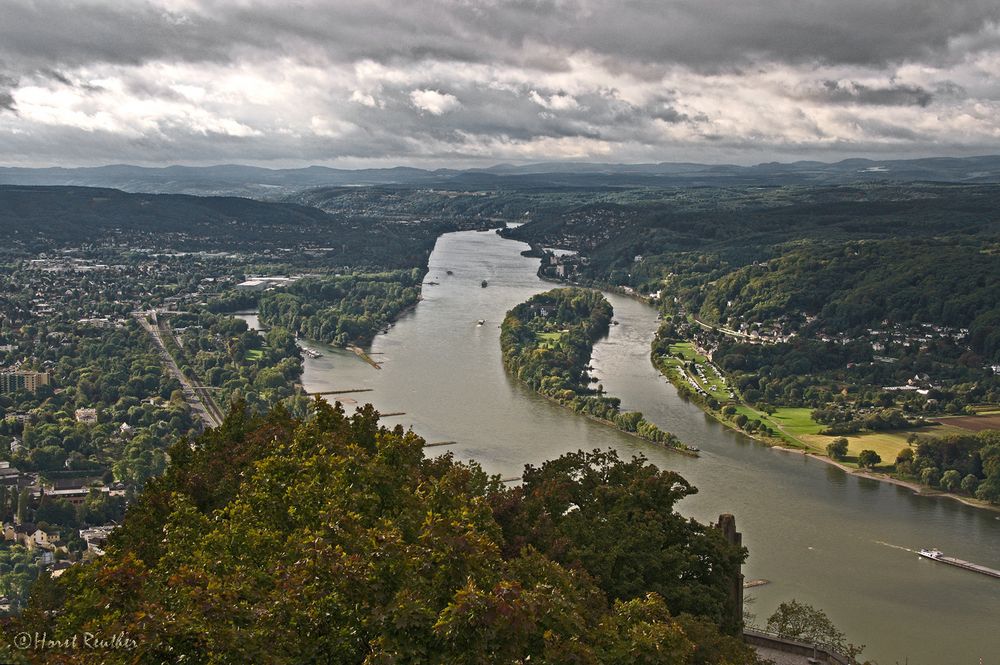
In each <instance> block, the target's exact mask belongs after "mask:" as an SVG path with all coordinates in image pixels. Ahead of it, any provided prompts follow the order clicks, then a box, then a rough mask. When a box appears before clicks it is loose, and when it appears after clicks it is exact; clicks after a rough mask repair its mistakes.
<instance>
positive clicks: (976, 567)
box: [917, 549, 1000, 579]
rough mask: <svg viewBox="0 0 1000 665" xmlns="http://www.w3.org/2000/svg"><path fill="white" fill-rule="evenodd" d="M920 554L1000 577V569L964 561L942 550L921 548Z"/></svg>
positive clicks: (927, 557)
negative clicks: (947, 554)
mask: <svg viewBox="0 0 1000 665" xmlns="http://www.w3.org/2000/svg"><path fill="white" fill-rule="evenodd" d="M917 554H919V555H920V556H922V557H924V558H925V559H930V560H932V561H940V562H941V563H946V564H948V565H949V566H955V567H956V568H964V569H965V570H971V571H972V572H974V573H982V574H983V575H989V576H990V577H996V578H997V579H1000V570H994V569H993V568H987V567H986V566H980V565H979V564H978V563H971V562H969V561H964V560H962V559H956V558H955V557H953V556H945V555H944V553H943V552H941V551H940V550H933V549H932V550H920V551H919V552H917Z"/></svg>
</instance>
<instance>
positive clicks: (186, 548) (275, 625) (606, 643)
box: [4, 401, 757, 665]
mask: <svg viewBox="0 0 1000 665" xmlns="http://www.w3.org/2000/svg"><path fill="white" fill-rule="evenodd" d="M313 409H314V411H313V414H312V415H311V417H309V418H308V419H306V420H295V419H292V418H291V417H290V416H289V415H288V414H287V412H284V411H282V410H280V409H279V410H276V411H274V412H272V413H271V414H269V415H267V416H250V415H248V414H247V413H246V412H244V411H243V410H241V409H235V410H234V411H233V412H232V413H231V414H230V415H229V417H228V418H227V419H226V421H225V423H224V424H223V425H222V427H220V428H219V429H216V430H211V431H209V432H207V433H205V434H203V435H202V436H201V437H200V438H199V439H198V441H197V444H196V445H195V446H194V447H193V448H192V447H190V446H188V445H187V444H186V443H183V444H178V445H177V446H175V447H174V448H172V449H171V451H170V452H171V458H172V460H173V462H172V464H171V466H170V468H169V469H168V471H167V473H166V474H165V475H164V476H163V477H162V478H161V479H158V480H156V481H153V482H152V483H150V484H148V485H147V487H146V490H145V491H144V493H143V494H142V495H141V496H140V498H139V500H138V501H137V502H136V503H135V504H134V505H133V506H132V507H131V508H130V510H129V512H128V514H127V516H126V518H125V523H124V525H123V526H122V527H121V528H120V529H118V530H117V531H116V532H115V533H114V534H113V535H112V537H111V540H110V541H109V544H108V553H107V555H105V556H103V557H100V558H99V559H97V560H95V561H93V562H92V563H90V564H89V565H86V566H74V567H71V568H70V569H68V570H66V571H65V572H64V573H63V575H62V576H61V577H60V578H58V579H50V578H49V577H47V576H45V577H43V578H40V580H39V581H38V582H37V583H36V585H35V588H34V591H33V594H32V598H31V601H30V603H29V606H28V608H27V609H26V610H25V612H24V613H23V614H22V615H21V616H20V617H17V618H8V619H5V620H4V622H5V625H4V629H5V632H6V634H10V635H12V634H14V633H16V632H17V631H25V630H26V631H31V632H32V633H34V632H35V631H41V632H47V633H48V634H50V635H72V634H77V633H80V634H82V633H83V632H84V631H91V632H94V631H96V632H98V633H100V634H101V635H102V636H108V637H110V636H113V635H118V634H124V635H125V636H127V639H128V640H130V642H129V647H130V648H127V649H119V650H115V649H103V650H98V651H89V650H87V649H80V650H67V651H63V652H61V655H60V657H61V658H63V659H64V660H63V662H66V663H91V662H102V663H113V662H121V663H125V662H129V663H133V662H165V661H169V662H181V661H190V662H220V663H222V662H231V663H237V662H239V663H249V662H268V663H289V664H293V663H294V664H298V663H303V662H337V663H358V664H360V663H369V664H371V663H391V662H396V663H399V662H413V663H415V662H426V663H441V664H442V665H443V664H445V663H448V664H454V663H460V664H461V663H468V664H470V665H472V664H473V663H486V662H529V660H530V662H536V661H537V662H546V663H565V664H567V665H568V664H570V663H592V664H596V663H602V664H604V665H615V664H620V665H632V664H633V663H636V662H669V663H674V664H677V665H685V664H690V665H696V664H697V665H708V664H712V663H723V662H725V663H730V664H731V665H739V664H741V663H746V664H751V663H756V662H757V657H756V655H755V654H754V653H753V652H752V650H751V649H749V648H748V647H747V646H745V645H744V644H743V643H742V640H741V639H740V638H739V637H738V635H739V631H740V624H741V620H740V617H741V608H739V607H734V606H733V596H731V594H730V590H731V588H732V585H733V584H734V583H738V580H739V567H740V564H741V562H742V560H743V559H744V558H745V556H746V551H745V550H741V549H738V548H736V547H735V546H732V545H730V544H728V543H727V541H726V540H725V538H724V537H723V535H722V533H721V531H719V530H717V529H714V528H711V527H708V526H705V525H702V524H699V523H697V522H695V521H693V520H689V519H686V518H684V517H682V516H680V515H679V514H677V513H676V512H674V506H675V504H676V503H677V502H678V501H679V500H681V499H682V498H684V497H685V496H687V495H690V494H692V493H693V492H694V491H695V489H694V488H693V487H691V486H690V485H689V484H688V483H687V482H686V481H685V480H684V479H683V478H681V477H680V476H678V475H677V474H676V473H673V472H670V471H660V470H658V469H656V468H655V467H653V466H652V465H649V464H647V463H645V460H643V459H641V458H636V459H632V460H631V461H625V460H621V459H619V458H618V457H617V456H616V455H615V454H613V453H610V452H609V453H599V452H595V453H582V452H581V453H573V454H568V455H566V456H564V457H562V458H560V459H558V460H555V461H552V462H548V463H546V464H543V465H542V466H541V467H528V468H526V469H525V474H524V483H523V484H522V485H521V486H519V487H516V488H509V489H508V488H505V487H504V486H503V484H502V483H500V482H499V479H498V478H496V477H493V478H491V477H488V476H487V475H486V474H485V473H483V471H482V470H481V469H480V468H479V467H478V466H476V465H475V464H465V463H459V462H456V461H455V460H454V459H452V458H451V457H450V456H443V457H438V458H425V457H424V454H423V445H424V442H423V441H422V440H421V439H420V438H418V437H417V436H416V435H414V434H413V433H411V432H404V430H403V429H402V428H401V427H398V426H397V427H396V428H395V429H391V430H390V429H387V428H385V427H380V426H379V424H378V414H377V413H376V412H375V411H374V410H373V409H372V408H371V407H370V406H368V407H364V408H361V409H358V411H357V413H356V414H354V415H353V416H347V415H345V413H344V411H343V410H342V408H341V407H340V406H339V405H337V406H331V405H329V404H326V403H324V402H321V401H317V402H316V403H315V405H314V407H313ZM636 516H639V519H636ZM5 648H7V649H11V647H10V645H5ZM6 655H11V654H6ZM24 656H27V657H28V658H29V659H30V658H32V657H36V658H44V657H46V652H44V651H33V650H32V651H26V652H23V653H22V654H20V657H24Z"/></svg>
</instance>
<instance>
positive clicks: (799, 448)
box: [650, 351, 1000, 512]
mask: <svg viewBox="0 0 1000 665" xmlns="http://www.w3.org/2000/svg"><path fill="white" fill-rule="evenodd" d="M650 362H652V363H653V366H654V367H655V368H656V369H657V371H659V372H660V374H661V375H662V376H663V377H664V378H666V379H667V380H668V381H669V382H670V383H671V385H673V386H674V387H675V388H677V389H678V392H680V393H681V396H682V397H684V398H685V399H687V400H688V401H689V402H691V403H693V404H695V405H696V406H698V408H700V409H701V410H702V411H703V412H704V413H705V414H707V415H708V416H710V417H711V418H712V419H714V420H715V421H717V422H719V423H720V424H722V425H723V426H725V427H726V428H728V429H730V430H733V431H734V432H738V433H740V434H742V435H743V436H746V437H749V438H751V439H753V440H754V441H757V442H758V443H762V444H764V445H765V446H768V447H770V448H775V449H777V450H783V451H785V452H794V453H799V454H801V455H806V456H809V457H811V458H813V459H816V460H819V461H821V462H824V463H826V464H830V465H832V466H835V467H837V468H838V469H841V470H842V471H844V472H845V473H849V474H851V475H853V476H857V477H859V478H868V479H869V480H875V481H878V482H883V483H888V484H890V485H896V486H898V487H905V488H907V489H909V490H910V491H912V492H913V493H914V494H917V495H919V496H926V497H939V498H945V499H951V500H954V501H958V502H959V503H962V504H965V505H967V506H970V507H972V508H981V509H985V510H988V511H992V512H1000V506H996V505H993V504H990V503H987V502H985V501H980V500H979V499H975V498H973V497H969V496H963V495H961V494H955V493H953V492H946V491H943V490H940V489H936V488H933V487H929V486H927V485H921V484H920V483H916V482H913V481H910V480H903V479H901V478H896V477H894V476H891V475H889V474H885V473H877V472H874V471H866V470H865V469H860V468H855V467H851V466H848V465H846V464H842V463H840V462H838V461H836V460H834V459H831V458H830V457H829V456H827V455H824V454H823V453H822V452H820V451H818V450H816V448H815V447H814V446H810V445H809V444H807V443H804V442H802V441H799V440H798V439H797V438H795V436H793V435H792V434H790V433H788V432H786V431H784V430H783V428H782V427H781V425H780V424H778V423H774V422H773V421H772V420H771V419H770V418H769V417H768V416H767V415H766V414H764V413H762V412H760V411H757V410H756V409H754V408H753V407H752V406H750V405H748V404H746V402H743V401H742V400H741V401H740V407H741V408H742V409H744V410H747V411H750V412H752V413H755V414H757V415H758V417H760V418H762V419H765V420H766V421H767V422H769V423H772V424H774V426H775V427H776V428H777V430H778V431H779V433H780V434H781V435H782V436H779V437H775V436H770V435H767V434H764V433H761V432H760V431H757V432H748V431H746V430H744V429H742V428H741V427H739V426H738V425H737V424H736V423H735V422H733V421H732V420H731V419H729V418H727V417H726V416H725V415H724V414H722V413H721V412H720V411H719V410H718V409H713V408H712V407H711V406H709V405H708V404H707V403H705V401H704V400H703V399H700V398H692V397H690V396H688V395H687V394H686V391H687V390H688V388H689V387H688V385H687V383H685V382H684V381H683V380H682V379H681V377H679V376H676V373H675V372H669V371H665V369H664V367H663V366H662V365H661V364H660V363H658V362H657V359H656V353H655V351H654V352H652V353H650Z"/></svg>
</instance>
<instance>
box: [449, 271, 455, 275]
mask: <svg viewBox="0 0 1000 665" xmlns="http://www.w3.org/2000/svg"><path fill="white" fill-rule="evenodd" d="M447 273H448V274H449V275H454V274H455V273H453V272H452V271H450V270H448V271H447Z"/></svg>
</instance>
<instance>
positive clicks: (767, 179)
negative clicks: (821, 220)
mask: <svg viewBox="0 0 1000 665" xmlns="http://www.w3.org/2000/svg"><path fill="white" fill-rule="evenodd" d="M886 180H889V181H901V182H914V181H931V182H950V183H992V182H1000V156H998V155H988V156H981V157H959V158H951V157H932V158H924V159H906V160H871V159H847V160H843V161H839V162H835V163H824V162H815V161H800V162H792V163H778V162H769V163H763V164H757V165H754V166H737V165H733V164H714V165H713V164H693V163H671V162H662V163H655V164H601V163H584V162H541V163H537V164H526V165H511V164H498V165H495V166H492V167H489V168H481V169H463V170H456V169H436V170H427V169H419V168H412V167H403V166H399V167H393V168H377V169H356V170H352V169H336V168H329V167H325V166H309V167H305V168H297V169H268V168H261V167H256V166H244V165H238V164H224V165H219V166H168V167H163V168H149V167H140V166H131V165H128V164H114V165H109V166H98V167H82V168H70V169H67V168H38V169H32V168H19V167H3V168H0V184H11V185H72V186H82V187H110V188H114V189H120V190H123V191H126V192H149V193H171V194H199V195H236V196H249V197H253V198H265V199H266V198H278V197H281V196H285V195H287V194H289V193H292V192H295V191H300V190H303V189H308V188H312V187H324V186H360V185H400V186H433V187H458V188H466V187H483V186H489V187H506V186H510V187H524V186H526V185H536V186H561V187H573V186H581V187H596V186H605V187H635V186H660V187H662V186H672V187H697V186H712V185H763V186H766V185H787V184H843V183H852V182H863V181H886Z"/></svg>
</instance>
